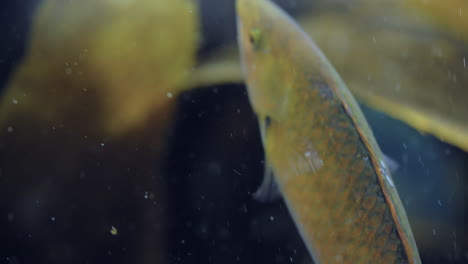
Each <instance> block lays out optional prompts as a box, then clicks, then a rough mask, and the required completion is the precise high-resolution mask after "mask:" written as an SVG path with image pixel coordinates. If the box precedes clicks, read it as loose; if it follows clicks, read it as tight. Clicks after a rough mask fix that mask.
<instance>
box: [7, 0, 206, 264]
mask: <svg viewBox="0 0 468 264" xmlns="http://www.w3.org/2000/svg"><path fill="white" fill-rule="evenodd" d="M197 13H198V11H197V6H196V4H195V2H193V1H189V0H171V1H166V0H133V1H125V0H118V1H116V0H101V1H94V0H82V1H62V0H45V1H43V2H42V3H41V5H40V6H39V8H38V10H37V12H36V14H35V17H34V19H33V24H32V26H31V33H30V41H29V43H28V44H27V46H28V48H27V51H26V54H25V55H24V58H23V60H22V61H21V62H20V63H19V64H18V65H19V66H18V67H17V69H15V71H14V74H13V75H12V77H11V79H10V81H9V82H8V84H7V86H6V87H5V89H4V94H3V95H2V98H1V99H2V100H1V104H0V152H1V153H2V154H3V155H2V158H0V168H1V176H2V185H1V186H0V210H3V211H4V210H8V213H11V215H13V216H14V217H13V218H12V219H13V220H12V221H11V223H10V224H9V226H8V227H7V231H8V232H7V234H5V237H6V238H7V240H8V241H11V243H10V244H11V246H12V247H14V245H15V243H19V245H18V247H17V248H23V247H24V243H23V242H21V241H20V240H18V239H17V237H18V234H22V233H25V232H28V233H31V234H33V235H34V237H35V239H32V240H29V242H28V243H29V244H28V245H29V246H31V247H32V248H34V249H35V251H34V252H35V253H34V254H29V255H28V256H24V258H26V259H24V261H26V262H31V261H36V260H38V261H39V262H40V261H44V262H43V263H46V262H47V263H66V262H72V260H73V261H77V260H78V259H80V261H81V260H83V261H84V260H89V259H95V260H96V261H98V262H104V261H100V260H102V259H100V258H101V257H103V255H104V258H105V259H106V261H111V260H109V258H110V255H107V256H105V254H102V252H111V251H113V252H120V251H121V248H125V250H126V252H127V253H128V254H127V255H125V257H121V255H119V254H113V255H112V258H115V260H118V261H122V260H124V262H126V263H165V262H167V260H166V259H165V253H164V252H166V250H165V249H164V246H165V243H164V230H165V229H164V217H165V215H163V214H162V213H161V211H162V209H161V208H163V207H164V206H165V203H164V201H165V196H164V191H165V186H164V181H163V179H164V177H163V176H162V166H163V165H162V162H163V160H164V157H165V156H164V155H165V153H166V151H167V150H166V149H165V147H166V145H167V136H168V135H169V132H170V129H171V123H172V120H173V115H174V112H175V109H176V100H175V99H176V96H177V94H179V93H180V91H181V90H182V89H185V88H184V86H183V84H184V83H185V78H186V76H187V75H188V73H189V72H190V70H191V68H192V67H193V64H194V61H195V53H196V49H197V45H198V32H197V31H198V14H197ZM35 201H36V202H37V203H39V202H40V207H37V206H36V205H35V204H36V202H35ZM156 201H157V203H156ZM37 208H39V209H37ZM3 211H2V212H3ZM49 214H53V216H54V219H55V218H56V219H60V221H59V223H65V224H58V225H57V226H54V229H49V228H47V226H48V223H50V218H49V216H48V215H49ZM70 225H72V228H70ZM114 229H117V230H119V231H118V234H117V233H115V234H116V235H114V234H112V233H110V232H109V230H114ZM83 241H86V243H83ZM22 243H23V244H22ZM84 244H86V245H84ZM50 252H54V254H50Z"/></svg>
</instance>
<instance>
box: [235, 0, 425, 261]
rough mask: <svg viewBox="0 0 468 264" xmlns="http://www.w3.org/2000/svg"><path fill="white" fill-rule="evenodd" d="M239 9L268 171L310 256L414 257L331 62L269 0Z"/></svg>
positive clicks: (396, 203) (381, 166)
mask: <svg viewBox="0 0 468 264" xmlns="http://www.w3.org/2000/svg"><path fill="white" fill-rule="evenodd" d="M237 16H238V18H237V19H238V40H239V46H240V51H241V58H242V64H243V70H244V75H245V77H246V82H247V86H248V93H249V99H250V102H251V104H252V107H253V109H254V111H255V112H256V114H257V116H258V119H259V123H260V129H261V134H262V140H263V145H264V149H265V156H266V160H267V164H268V165H267V167H266V176H267V177H268V176H269V175H270V173H269V172H272V174H273V175H274V181H275V182H276V183H277V184H278V188H279V191H280V192H281V193H282V194H283V196H284V198H285V201H286V204H287V206H288V208H289V211H290V212H291V214H292V216H293V219H294V221H295V223H296V225H297V227H298V229H299V232H300V233H301V236H302V238H303V239H304V241H305V243H306V246H307V247H308V250H309V252H310V253H311V255H312V257H313V258H314V260H315V262H316V263H420V262H421V261H420V258H419V253H418V250H417V247H416V243H415V241H414V238H413V235H412V232H411V228H410V225H409V223H408V219H407V216H406V213H405V211H404V208H403V206H402V204H401V201H400V199H399V197H398V194H397V191H396V189H395V186H394V183H393V181H392V178H391V175H390V172H389V170H388V168H387V167H386V165H385V162H384V161H383V156H382V153H381V151H380V149H379V147H378V145H377V143H376V141H375V139H374V136H373V134H372V131H371V130H370V128H369V126H368V124H367V122H366V120H365V118H364V116H363V114H362V112H361V110H360V108H359V106H358V104H357V103H356V101H355V99H354V98H353V96H352V95H351V93H350V92H349V90H348V89H347V87H346V85H345V84H344V83H343V81H342V80H341V78H340V77H339V76H338V74H337V73H336V71H335V70H334V69H333V67H332V66H331V64H330V63H329V62H328V60H327V59H326V58H325V56H324V55H323V54H322V53H321V51H320V50H319V49H318V48H317V47H316V46H315V44H314V43H313V42H312V40H311V39H310V38H309V37H307V35H306V34H305V33H304V32H303V31H302V30H301V29H300V28H299V27H298V26H297V25H296V24H295V23H294V22H293V20H292V19H291V18H289V17H288V16H287V15H286V14H285V13H284V12H282V11H281V10H280V9H279V8H278V7H276V6H275V5H274V4H272V3H271V2H269V1H267V0H237ZM265 181H266V182H272V180H268V179H264V182H265Z"/></svg>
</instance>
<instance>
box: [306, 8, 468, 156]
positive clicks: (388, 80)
mask: <svg viewBox="0 0 468 264" xmlns="http://www.w3.org/2000/svg"><path fill="white" fill-rule="evenodd" d="M358 10H359V8H357V7H356V8H354V9H353V12H351V13H350V14H349V15H343V14H338V13H328V14H316V15H315V16H310V17H308V18H305V19H303V20H302V22H301V23H302V25H303V26H304V28H305V29H306V31H307V32H308V34H310V35H311V36H312V37H313V38H314V39H315V40H316V42H317V43H318V45H319V46H320V47H321V48H322V49H323V51H324V53H325V54H326V55H327V57H328V58H329V59H330V60H331V62H332V63H333V65H334V66H335V67H336V69H337V71H338V72H339V73H340V74H341V76H342V77H343V79H344V80H345V82H346V83H347V85H348V86H349V88H350V89H351V90H352V91H353V93H354V94H355V95H356V96H357V97H358V98H359V99H360V100H361V101H363V102H364V103H366V104H368V105H370V106H372V107H374V108H376V109H378V110H381V111H384V112H387V113H388V114H390V115H391V116H393V117H396V118H398V119H400V120H403V121H405V122H407V123H408V124H410V125H412V126H413V127H415V128H416V129H418V130H420V131H423V132H428V133H432V134H434V135H436V136H438V137H439V138H440V139H442V140H444V141H447V142H449V143H452V144H455V145H458V146H459V147H461V148H463V149H465V150H468V116H466V113H468V106H467V105H466V103H465V102H466V101H467V99H468V90H467V89H466V87H467V85H468V69H467V68H466V62H465V60H466V59H465V58H466V57H468V52H467V51H468V50H467V49H466V45H465V44H464V43H463V42H462V41H461V40H460V39H458V38H457V37H456V36H453V35H451V34H448V33H447V32H442V31H439V30H438V28H435V27H434V26H432V23H434V22H432V21H431V20H428V17H423V16H418V15H415V14H413V13H410V12H409V11H410V10H407V9H405V8H403V7H402V6H401V5H395V6H390V7H388V8H385V9H378V8H376V9H375V10H374V11H369V12H367V13H364V12H358ZM356 12H358V14H359V16H357V15H355V13H356ZM460 30H463V29H461V28H460Z"/></svg>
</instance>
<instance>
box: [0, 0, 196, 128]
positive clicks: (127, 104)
mask: <svg viewBox="0 0 468 264" xmlns="http://www.w3.org/2000/svg"><path fill="white" fill-rule="evenodd" d="M197 19H198V18H197V8H196V5H195V4H194V3H193V2H191V1H188V0H177V1H171V2H167V1H150V0H138V1H123V0H121V1H110V0H107V1H58V0H56V1H54V0H50V1H44V3H42V5H41V6H40V7H39V10H38V11H37V14H36V17H35V19H34V22H33V25H32V30H31V37H30V38H31V41H30V43H29V45H28V46H29V48H28V51H27V54H26V55H25V58H24V61H23V62H22V63H21V65H20V66H19V68H18V69H17V71H16V72H15V74H14V76H13V77H12V79H11V81H10V82H9V84H8V86H7V88H6V93H5V94H4V96H3V103H2V105H1V110H0V113H1V116H0V122H1V123H2V124H5V122H6V120H7V119H9V118H10V117H11V116H12V115H14V114H15V113H19V112H23V113H28V114H31V115H35V116H36V117H37V118H38V119H41V120H44V121H45V120H47V121H52V120H53V121H56V122H57V121H62V120H64V119H68V120H71V119H74V122H76V123H79V122H84V123H86V122H90V121H91V120H90V119H94V120H95V121H96V122H95V123H94V124H93V126H95V128H96V129H101V130H102V131H106V132H108V133H117V134H118V133H121V132H123V131H125V130H126V129H128V128H129V127H132V126H135V125H136V124H139V123H141V122H142V121H143V120H144V119H145V118H147V116H148V112H149V111H150V110H149V109H152V108H155V106H156V105H158V104H163V102H164V101H167V100H168V99H170V98H168V96H167V95H168V94H173V95H174V96H175V95H176V94H177V89H178V87H179V86H180V84H182V83H183V80H184V78H185V75H187V74H188V72H189V71H190V69H191V67H192V64H193V63H194V57H195V51H196V49H197V37H198V35H197V34H196V33H197V29H198V28H197V22H198V21H197ZM169 97H170V96H169Z"/></svg>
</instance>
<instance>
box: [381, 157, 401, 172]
mask: <svg viewBox="0 0 468 264" xmlns="http://www.w3.org/2000/svg"><path fill="white" fill-rule="evenodd" d="M382 156H383V160H384V162H385V164H386V165H387V167H388V169H389V170H390V173H395V172H396V171H397V170H398V168H399V167H400V165H399V164H398V162H397V161H396V160H394V159H392V158H390V157H389V156H387V155H386V154H385V153H382Z"/></svg>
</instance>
